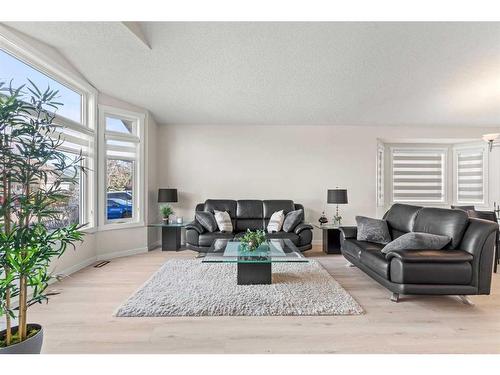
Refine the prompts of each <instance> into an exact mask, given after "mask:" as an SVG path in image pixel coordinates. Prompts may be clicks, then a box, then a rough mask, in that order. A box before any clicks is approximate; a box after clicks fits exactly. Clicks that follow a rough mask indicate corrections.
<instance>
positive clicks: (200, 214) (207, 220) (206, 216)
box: [194, 211, 217, 233]
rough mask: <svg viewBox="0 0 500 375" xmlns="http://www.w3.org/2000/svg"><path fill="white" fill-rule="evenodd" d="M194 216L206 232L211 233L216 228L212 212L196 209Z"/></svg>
mask: <svg viewBox="0 0 500 375" xmlns="http://www.w3.org/2000/svg"><path fill="white" fill-rule="evenodd" d="M194 217H195V219H196V221H197V222H198V223H200V224H201V226H202V227H203V228H205V229H206V230H207V231H208V232H210V233H212V232H215V231H216V230H217V222H216V221H215V216H214V214H213V213H211V212H209V211H197V212H196V213H195V214H194Z"/></svg>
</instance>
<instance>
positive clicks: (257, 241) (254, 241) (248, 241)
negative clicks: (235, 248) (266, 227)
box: [240, 229, 266, 251]
mask: <svg viewBox="0 0 500 375" xmlns="http://www.w3.org/2000/svg"><path fill="white" fill-rule="evenodd" d="M240 242H241V243H242V244H243V245H244V246H245V248H246V250H249V251H255V250H256V249H257V248H258V247H259V246H260V245H262V244H263V243H265V242H266V232H264V231H263V230H256V231H255V232H252V231H251V230H250V229H247V231H246V233H245V234H244V235H243V236H242V237H241V239H240Z"/></svg>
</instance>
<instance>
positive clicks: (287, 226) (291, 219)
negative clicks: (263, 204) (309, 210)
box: [282, 208, 304, 232]
mask: <svg viewBox="0 0 500 375" xmlns="http://www.w3.org/2000/svg"><path fill="white" fill-rule="evenodd" d="M303 221H304V210H303V209H302V208H301V209H300V210H295V211H290V212H289V213H287V214H286V216H285V221H283V227H282V228H283V231H285V232H292V231H293V230H294V229H295V227H296V226H297V225H299V224H300V223H302V222H303Z"/></svg>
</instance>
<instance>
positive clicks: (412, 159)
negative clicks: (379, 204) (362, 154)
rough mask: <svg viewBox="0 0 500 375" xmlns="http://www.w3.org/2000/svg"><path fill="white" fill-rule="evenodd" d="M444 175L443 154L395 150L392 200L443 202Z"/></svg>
mask: <svg viewBox="0 0 500 375" xmlns="http://www.w3.org/2000/svg"><path fill="white" fill-rule="evenodd" d="M444 173H445V153H444V151H440V150H436V151H434V150H393V152H392V191H393V200H394V201H395V202H409V201H414V202H418V201H421V202H443V201H444V196H445V194H444Z"/></svg>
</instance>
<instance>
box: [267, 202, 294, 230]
mask: <svg viewBox="0 0 500 375" xmlns="http://www.w3.org/2000/svg"><path fill="white" fill-rule="evenodd" d="M262 205H263V208H264V219H270V218H271V215H272V214H273V213H275V212H276V211H280V210H283V213H284V214H285V215H286V214H287V213H289V212H291V211H293V210H295V205H294V204H293V201H291V200H265V201H262ZM266 225H267V222H266Z"/></svg>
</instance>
